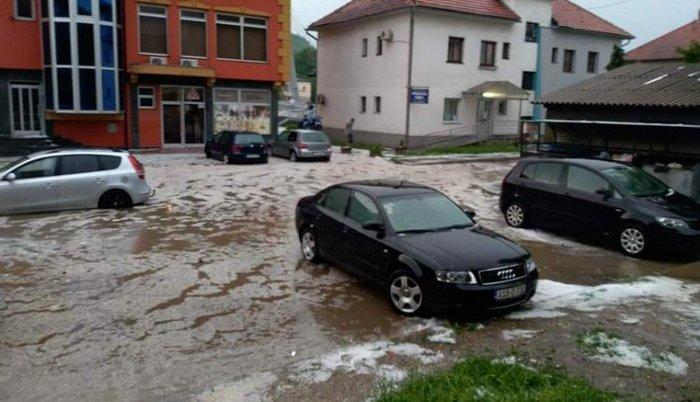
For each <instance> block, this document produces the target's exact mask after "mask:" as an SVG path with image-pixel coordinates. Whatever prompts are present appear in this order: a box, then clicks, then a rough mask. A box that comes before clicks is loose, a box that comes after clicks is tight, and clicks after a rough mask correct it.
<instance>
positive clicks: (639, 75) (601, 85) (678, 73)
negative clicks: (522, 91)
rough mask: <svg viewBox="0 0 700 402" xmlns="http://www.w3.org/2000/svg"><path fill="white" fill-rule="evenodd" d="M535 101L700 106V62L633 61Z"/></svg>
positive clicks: (569, 103)
mask: <svg viewBox="0 0 700 402" xmlns="http://www.w3.org/2000/svg"><path fill="white" fill-rule="evenodd" d="M535 103H541V104H544V105H545V106H548V105H586V106H637V107H682V108H691V107H700V63H694V64H684V63H680V62H678V63H643V64H630V65H627V66H624V67H620V68H618V69H615V70H613V71H609V72H607V73H604V74H601V75H599V76H597V77H593V78H591V79H589V80H586V81H582V82H580V83H578V84H575V85H572V86H569V87H566V88H563V89H561V90H559V91H557V92H554V93H552V94H549V95H546V96H544V97H542V98H541V99H540V100H539V101H536V102H535Z"/></svg>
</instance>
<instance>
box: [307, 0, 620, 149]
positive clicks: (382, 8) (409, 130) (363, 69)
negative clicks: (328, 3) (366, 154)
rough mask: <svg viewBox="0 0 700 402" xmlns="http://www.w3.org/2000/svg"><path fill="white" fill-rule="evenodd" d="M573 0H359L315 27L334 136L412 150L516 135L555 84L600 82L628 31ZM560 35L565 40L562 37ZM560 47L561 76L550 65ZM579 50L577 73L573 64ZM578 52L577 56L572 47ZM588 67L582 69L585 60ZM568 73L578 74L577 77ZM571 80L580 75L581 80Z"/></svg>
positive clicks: (321, 88)
mask: <svg viewBox="0 0 700 402" xmlns="http://www.w3.org/2000/svg"><path fill="white" fill-rule="evenodd" d="M572 6H573V5H572V3H570V2H569V1H568V0H352V1H350V2H349V3H347V4H346V5H344V6H343V7H341V8H339V9H337V10H336V11H334V12H332V13H331V14H329V15H327V16H325V17H324V18H322V19H320V20H319V21H317V22H315V23H313V24H312V25H311V27H310V30H313V31H317V32H318V39H319V40H318V99H317V101H318V110H319V113H320V115H321V116H322V117H323V119H324V126H325V127H326V129H327V131H328V133H329V135H331V136H332V137H335V138H342V135H343V131H344V127H345V125H346V123H347V122H348V121H349V120H350V119H351V118H354V119H355V125H354V132H355V138H356V141H361V142H370V143H381V144H386V145H396V144H398V143H400V141H402V140H403V141H404V143H406V142H407V145H409V146H410V147H414V146H420V145H424V144H429V143H435V142H437V141H438V140H440V139H443V138H445V139H448V138H457V137H464V136H473V137H474V138H487V137H492V136H498V135H514V134H516V133H517V131H518V123H517V122H518V121H519V120H520V119H521V117H529V116H532V115H533V107H532V105H531V103H530V101H531V100H533V99H534V98H535V97H536V96H538V95H540V94H542V93H543V92H542V91H543V90H547V91H554V90H556V89H558V88H560V84H561V85H569V84H571V83H573V82H577V81H576V80H579V81H580V80H582V79H585V78H588V77H589V76H590V74H588V73H586V71H587V70H586V64H585V63H586V62H587V60H585V57H586V55H588V54H589V52H594V53H597V54H598V56H597V60H596V63H597V64H596V71H597V72H600V71H602V70H603V69H604V66H605V65H606V64H607V62H608V60H609V57H610V54H611V53H612V48H613V44H615V43H619V42H620V41H621V40H622V39H624V38H629V37H631V35H629V34H628V33H627V32H625V31H623V30H622V29H620V28H618V27H615V26H614V25H612V24H610V23H608V22H607V21H604V20H602V19H600V18H599V17H597V16H595V15H594V14H591V13H589V12H585V10H583V11H584V12H582V11H581V10H582V9H579V8H578V7H575V6H573V7H572ZM558 41H560V42H558ZM553 47H559V48H560V49H561V50H559V51H560V52H561V54H560V56H559V57H560V59H559V62H558V63H559V69H560V71H559V72H556V71H555V70H556V69H552V68H550V66H546V67H547V68H545V66H544V64H545V63H544V62H545V59H548V57H546V56H545V54H549V53H550V52H551V48H553ZM565 50H575V52H576V54H578V55H581V56H579V57H580V58H577V57H574V61H572V63H573V64H575V66H574V69H573V71H572V72H568V71H563V70H561V63H562V62H563V58H564V53H565ZM566 54H570V52H567V53H566ZM580 62H583V63H584V64H583V67H582V68H581V69H580V68H579V63H580ZM566 74H568V75H566ZM569 78H571V79H570V80H569Z"/></svg>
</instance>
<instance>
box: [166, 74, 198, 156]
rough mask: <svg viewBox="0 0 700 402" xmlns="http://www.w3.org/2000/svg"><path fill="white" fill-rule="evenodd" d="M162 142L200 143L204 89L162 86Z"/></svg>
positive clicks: (174, 143) (175, 143) (177, 143)
mask: <svg viewBox="0 0 700 402" xmlns="http://www.w3.org/2000/svg"><path fill="white" fill-rule="evenodd" d="M161 93H162V100H163V102H162V103H163V144H165V145H201V144H204V138H205V127H206V124H205V116H206V113H205V110H204V89H203V88H190V87H162V89H161Z"/></svg>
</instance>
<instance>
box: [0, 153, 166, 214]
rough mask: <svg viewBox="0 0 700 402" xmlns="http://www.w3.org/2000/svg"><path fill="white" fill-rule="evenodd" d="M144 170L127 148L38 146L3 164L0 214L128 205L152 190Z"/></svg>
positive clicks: (0, 187) (146, 196)
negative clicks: (41, 148) (39, 148)
mask: <svg viewBox="0 0 700 402" xmlns="http://www.w3.org/2000/svg"><path fill="white" fill-rule="evenodd" d="M145 174H146V173H145V170H144V168H143V165H142V164H141V163H140V162H139V161H138V160H137V159H136V158H135V157H134V156H133V155H131V154H130V153H129V152H126V151H118V150H91V149H84V150H53V151H45V152H38V153H35V154H31V155H29V156H25V157H23V158H20V159H18V160H16V161H14V162H12V163H10V164H9V165H6V166H3V167H0V214H20V213H29V212H46V211H59V210H68V209H85V208H96V207H99V208H128V207H131V206H132V205H136V204H141V203H144V202H145V201H146V200H148V199H149V198H150V197H152V196H153V194H154V192H153V191H152V190H151V188H150V187H149V186H148V184H147V183H146V176H145Z"/></svg>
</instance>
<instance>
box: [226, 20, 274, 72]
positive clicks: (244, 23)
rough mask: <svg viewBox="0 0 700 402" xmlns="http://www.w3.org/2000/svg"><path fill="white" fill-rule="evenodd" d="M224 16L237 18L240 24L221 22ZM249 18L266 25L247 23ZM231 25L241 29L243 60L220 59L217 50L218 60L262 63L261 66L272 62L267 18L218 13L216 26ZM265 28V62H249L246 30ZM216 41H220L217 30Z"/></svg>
mask: <svg viewBox="0 0 700 402" xmlns="http://www.w3.org/2000/svg"><path fill="white" fill-rule="evenodd" d="M221 15H224V16H227V17H237V18H238V22H234V21H226V20H220V19H219V16H221ZM247 18H251V19H258V20H263V21H265V24H253V23H249V22H247V21H246V19H247ZM219 24H221V25H229V26H234V27H238V29H239V38H240V41H241V43H240V46H241V58H240V59H230V58H226V57H219V52H218V49H217V54H216V59H217V60H224V61H244V62H246V63H260V64H268V63H269V62H270V46H268V40H269V39H270V28H269V21H268V19H267V18H265V17H257V16H250V15H249V16H246V15H241V14H231V13H216V25H219ZM246 27H249V28H264V29H265V60H247V59H246V58H245V28H246ZM216 40H217V41H218V40H219V37H218V29H217V38H216Z"/></svg>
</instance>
